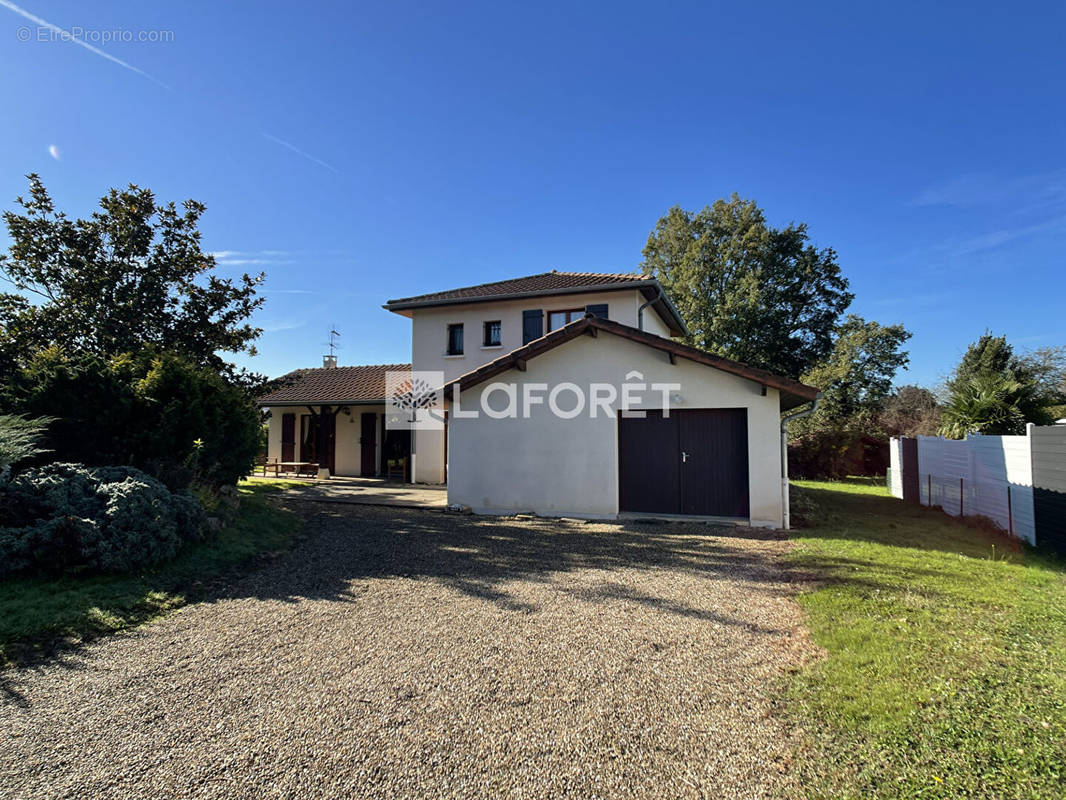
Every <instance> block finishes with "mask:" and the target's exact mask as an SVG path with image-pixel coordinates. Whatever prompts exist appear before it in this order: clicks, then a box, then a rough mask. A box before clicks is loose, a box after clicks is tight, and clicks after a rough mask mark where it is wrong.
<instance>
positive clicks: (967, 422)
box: [940, 333, 1053, 439]
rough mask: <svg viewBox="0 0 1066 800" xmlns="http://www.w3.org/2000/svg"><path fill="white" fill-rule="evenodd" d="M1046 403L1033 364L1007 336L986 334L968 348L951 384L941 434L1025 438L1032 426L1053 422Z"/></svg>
mask: <svg viewBox="0 0 1066 800" xmlns="http://www.w3.org/2000/svg"><path fill="white" fill-rule="evenodd" d="M1047 404H1048V397H1047V396H1046V395H1045V394H1044V393H1043V392H1042V391H1041V385H1040V379H1039V376H1038V375H1037V373H1036V372H1035V371H1034V369H1033V368H1032V366H1030V365H1028V364H1026V363H1025V362H1024V361H1023V360H1021V359H1019V358H1017V357H1016V356H1015V355H1014V348H1012V347H1011V346H1010V344H1009V343H1008V342H1007V339H1006V337H1005V336H993V335H992V334H990V333H986V334H984V335H983V336H981V338H980V339H978V340H977V341H976V342H974V343H973V344H971V345H970V346H969V348H967V350H966V352H965V353H964V354H963V356H962V359H961V360H960V361H959V364H958V366H957V367H956V368H955V372H954V373H953V374H952V376H951V378H949V379H948V381H947V384H946V399H945V402H944V415H943V418H942V420H941V426H940V432H941V433H942V434H943V435H944V436H949V437H952V438H956V439H961V438H963V437H965V436H966V435H967V434H969V433H982V434H988V435H1009V434H1022V433H1025V425H1026V423H1027V422H1035V423H1037V424H1038V425H1046V424H1049V423H1050V422H1052V421H1053V420H1052V419H1051V416H1050V414H1049V413H1048V411H1047V408H1046V406H1047Z"/></svg>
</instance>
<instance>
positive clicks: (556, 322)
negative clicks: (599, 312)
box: [548, 308, 585, 331]
mask: <svg viewBox="0 0 1066 800" xmlns="http://www.w3.org/2000/svg"><path fill="white" fill-rule="evenodd" d="M584 316H585V309H583V308H568V309H567V310H566V311H550V312H548V330H550V331H554V330H555V329H556V328H561V327H563V325H569V324H570V323H571V322H576V321H577V320H579V319H582V318H583V317H584Z"/></svg>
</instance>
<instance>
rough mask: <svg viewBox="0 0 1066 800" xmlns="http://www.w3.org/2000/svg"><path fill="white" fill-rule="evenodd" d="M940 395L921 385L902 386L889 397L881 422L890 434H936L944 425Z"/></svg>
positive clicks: (885, 401) (884, 406)
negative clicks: (937, 395) (937, 398)
mask: <svg viewBox="0 0 1066 800" xmlns="http://www.w3.org/2000/svg"><path fill="white" fill-rule="evenodd" d="M940 411H941V410H940V404H939V403H937V400H936V395H935V394H933V393H932V392H931V391H929V390H928V389H925V388H923V387H921V386H900V387H899V388H898V389H896V390H895V391H894V392H892V394H890V395H889V396H888V397H886V398H885V400H884V403H883V404H882V406H881V413H880V415H879V416H878V424H879V426H880V428H881V430H882V431H884V433H885V435H887V436H936V434H937V429H938V428H939V427H940Z"/></svg>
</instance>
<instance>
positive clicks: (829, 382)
mask: <svg viewBox="0 0 1066 800" xmlns="http://www.w3.org/2000/svg"><path fill="white" fill-rule="evenodd" d="M910 337H911V334H910V333H909V332H908V331H907V330H906V329H904V327H903V326H902V325H881V324H880V323H878V322H867V321H866V320H864V319H863V318H862V317H859V316H857V315H855V314H849V315H848V317H847V319H846V320H844V322H843V324H842V325H840V326H839V327H838V328H837V331H836V341H835V343H834V345H833V351H832V353H831V354H830V355H829V357H828V358H827V359H825V360H824V361H823V362H821V363H820V364H818V365H817V366H815V367H814V368H813V369H812V370H810V371H809V372H807V373H805V374H804V375H803V382H804V383H808V384H811V385H812V386H819V387H821V388H822V394H823V397H822V401H821V403H820V409H819V411H818V413H817V414H816V415H815V416H814V417H813V418H812V419H814V420H817V419H818V418H820V419H821V420H843V419H852V418H855V417H858V416H861V415H867V416H869V415H872V414H873V413H874V412H876V411H877V410H879V408H880V406H881V403H882V401H883V400H884V399H885V398H886V397H887V396H888V394H889V392H890V391H891V389H892V378H893V377H894V376H895V374H896V371H897V370H899V368H900V367H902V366H905V365H906V364H907V362H908V361H909V357H908V354H907V352H906V351H904V350H903V349H902V347H903V344H904V342H906V341H907V340H908V339H909V338H910Z"/></svg>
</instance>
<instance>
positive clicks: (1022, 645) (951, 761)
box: [787, 480, 1066, 800]
mask: <svg viewBox="0 0 1066 800" xmlns="http://www.w3.org/2000/svg"><path fill="white" fill-rule="evenodd" d="M881 484H882V482H880V481H877V482H874V481H860V480H856V481H848V482H813V481H797V482H795V485H796V486H797V487H799V490H798V491H796V492H795V497H794V504H795V506H796V507H797V510H798V511H799V512H800V516H801V517H803V518H805V522H806V525H807V527H806V528H805V529H803V530H798V531H796V532H795V533H796V534H797V535H796V536H794V537H793V538H794V540H795V542H796V543H797V544H798V547H796V548H795V549H794V550H793V551H792V552H791V554H790V559H791V560H792V562H793V566H794V567H795V568H796V569H797V570H799V571H801V572H805V573H810V575H811V576H812V577H813V578H815V579H816V580H817V583H816V584H815V587H816V588H813V589H812V590H811V591H809V592H806V593H804V594H803V595H801V598H800V602H801V604H802V605H803V607H804V608H805V609H806V611H807V615H808V624H809V626H810V629H811V631H812V634H813V637H814V640H815V641H816V642H817V644H819V645H820V646H821V647H822V648H824V649H825V651H826V652H825V657H824V659H821V660H819V661H816V662H814V663H812V664H811V665H809V666H807V667H805V668H804V669H803V670H802V671H801V672H799V673H798V674H797V675H795V676H794V677H793V678H792V679H791V680H790V684H789V686H788V688H787V695H788V699H789V701H790V702H789V707H790V708H791V709H792V713H793V714H794V715H795V717H796V721H797V723H798V724H799V725H800V727H801V728H802V730H804V731H805V739H806V742H805V745H804V747H803V748H802V752H801V758H800V761H799V764H800V769H801V772H802V777H803V784H804V786H805V787H806V788H807V789H808V791H809V793H810V795H811V796H812V797H833V798H853V797H854V798H857V797H863V798H960V797H989V798H991V797H995V798H1054V799H1055V800H1061V799H1062V798H1063V797H1066V569H1064V565H1063V563H1062V561H1060V560H1058V559H1056V558H1054V557H1052V556H1048V555H1044V554H1040V553H1037V552H1036V551H1034V550H1032V549H1030V548H1023V547H1021V546H1019V545H1017V544H1016V543H1012V542H1010V540H1008V539H1007V538H1006V537H1004V536H1003V535H1002V534H1000V533H997V532H995V531H993V530H991V529H984V528H981V527H978V526H975V525H973V524H970V523H966V522H957V521H955V520H954V519H952V518H950V517H947V516H946V515H944V514H943V513H941V512H939V511H936V510H931V509H926V508H922V507H920V506H912V505H907V504H904V503H903V502H902V501H900V500H896V499H893V498H891V497H889V495H888V493H887V492H886V491H885V489H884V488H883V485H881Z"/></svg>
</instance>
